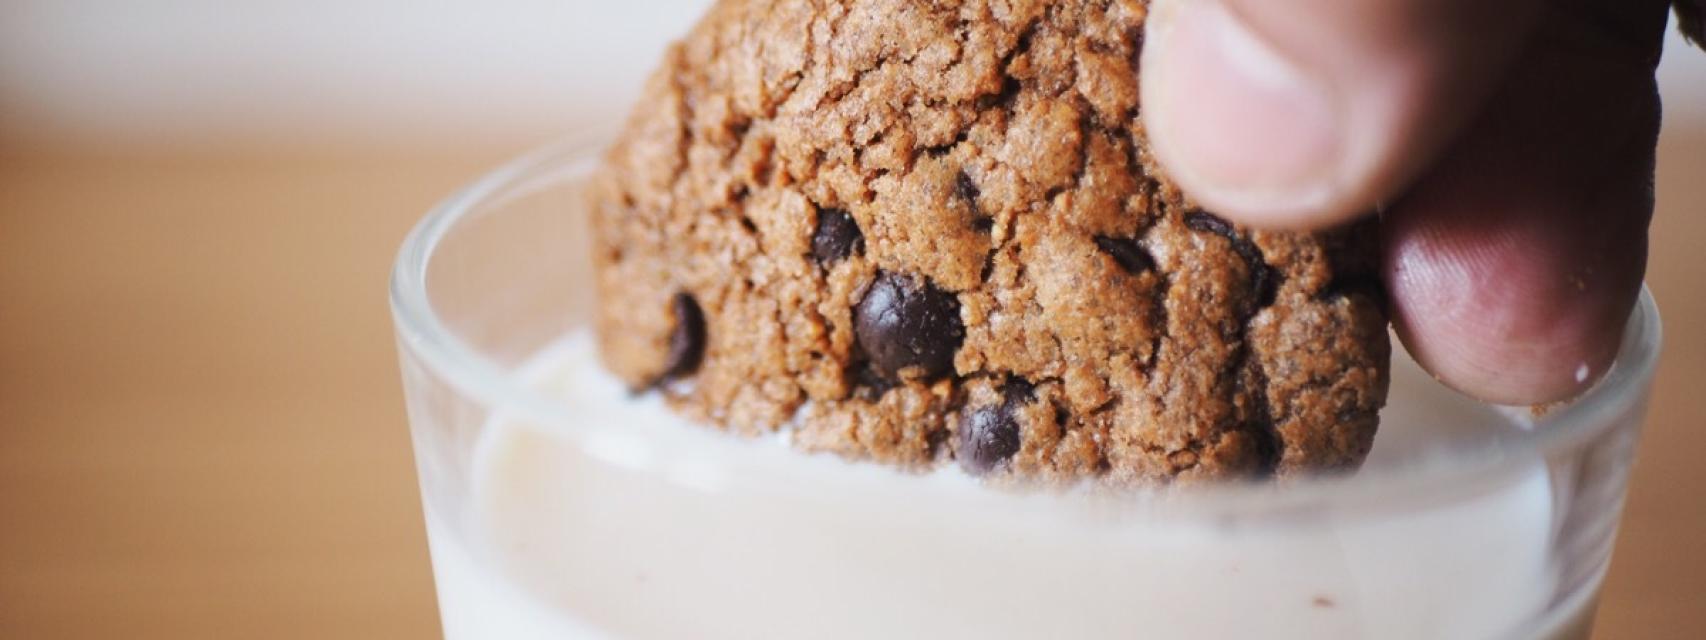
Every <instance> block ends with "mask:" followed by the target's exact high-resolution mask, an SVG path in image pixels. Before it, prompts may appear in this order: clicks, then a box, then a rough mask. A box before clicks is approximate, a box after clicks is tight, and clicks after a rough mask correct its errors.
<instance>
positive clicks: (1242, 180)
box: [1140, 0, 1536, 228]
mask: <svg viewBox="0 0 1706 640" xmlns="http://www.w3.org/2000/svg"><path fill="white" fill-rule="evenodd" d="M1535 7H1536V2H1535V0H1510V1H1503V2H1486V1H1484V0H1364V1H1359V2H1343V1H1341V0H1295V1H1292V2H1273V1H1272V0H1157V2H1156V3H1155V5H1154V6H1153V8H1152V9H1151V12H1150V16H1149V20H1148V27H1147V29H1148V31H1147V36H1146V39H1145V42H1146V44H1145V47H1144V53H1143V60H1142V72H1141V78H1140V80H1141V87H1142V105H1143V118H1144V125H1145V127H1144V128H1145V130H1146V131H1148V133H1149V137H1150V141H1151V144H1152V145H1153V149H1154V152H1155V154H1156V156H1157V157H1158V158H1159V159H1160V160H1161V162H1162V164H1163V165H1164V166H1165V167H1166V168H1167V169H1168V173H1169V174H1170V175H1171V176H1172V177H1173V179H1174V180H1176V181H1177V182H1178V183H1179V184H1180V186H1181V187H1183V188H1184V190H1185V192H1186V193H1187V194H1189V195H1191V196H1192V197H1193V198H1195V199H1196V200H1197V201H1198V202H1200V203H1202V204H1203V205H1204V206H1206V207H1208V208H1210V209H1213V210H1215V211H1216V212H1217V213H1221V214H1224V215H1226V216H1228V217H1231V218H1235V219H1237V220H1239V221H1241V222H1244V223H1247V224H1251V225H1256V226H1266V227H1291V228H1298V227H1314V226H1322V225H1326V224H1330V223H1332V222H1337V221H1342V220H1344V219H1347V218H1350V217H1352V216H1355V215H1358V214H1361V213H1366V212H1367V211H1369V210H1370V209H1372V208H1373V207H1374V205H1376V204H1377V203H1379V202H1381V201H1383V200H1385V199H1387V198H1389V197H1391V196H1392V195H1393V194H1394V193H1396V192H1397V190H1398V189H1400V188H1401V187H1402V186H1404V185H1405V184H1406V183H1408V182H1409V181H1410V180H1411V179H1412V178H1413V177H1414V176H1415V174H1416V173H1418V172H1419V171H1420V170H1421V168H1422V167H1424V166H1426V165H1427V164H1428V163H1429V161H1431V160H1432V159H1433V158H1434V157H1435V156H1436V155H1437V154H1438V152H1439V151H1440V150H1441V149H1442V148H1443V147H1444V146H1445V145H1446V144H1447V143H1448V142H1449V141H1450V140H1451V139H1452V137H1453V133H1454V132H1456V131H1457V130H1458V129H1460V128H1461V126H1460V125H1461V124H1462V123H1463V122H1465V121H1466V120H1467V119H1468V117H1469V116H1470V114H1472V113H1473V112H1474V111H1475V110H1476V108H1477V107H1478V105H1479V104H1480V103H1481V102H1483V100H1484V98H1485V96H1486V94H1487V93H1488V91H1489V88H1490V87H1491V86H1492V85H1493V83H1494V81H1495V80H1496V79H1497V78H1498V77H1500V76H1501V75H1502V74H1503V72H1504V70H1505V68H1506V66H1507V65H1506V63H1507V62H1508V60H1510V59H1511V58H1512V57H1514V55H1515V52H1516V51H1517V49H1518V45H1519V44H1520V43H1521V42H1522V40H1523V36H1524V34H1525V33H1526V32H1527V30H1528V28H1529V25H1530V24H1531V23H1532V17H1533V15H1534V14H1535V11H1534V9H1535Z"/></svg>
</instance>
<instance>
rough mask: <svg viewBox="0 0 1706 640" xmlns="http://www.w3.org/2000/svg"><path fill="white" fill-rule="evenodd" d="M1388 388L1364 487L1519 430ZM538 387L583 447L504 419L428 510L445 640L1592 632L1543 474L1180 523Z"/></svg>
mask: <svg viewBox="0 0 1706 640" xmlns="http://www.w3.org/2000/svg"><path fill="white" fill-rule="evenodd" d="M1394 369H1395V372H1394V383H1393V392H1392V402H1391V404H1392V407H1391V408H1390V409H1388V410H1387V412H1386V413H1385V414H1384V415H1383V421H1382V431H1381V435H1380V436H1379V438H1378V439H1377V441H1376V444H1375V449H1374V453H1373V454H1372V455H1371V457H1370V460H1369V462H1368V468H1378V467H1380V466H1383V465H1389V464H1401V463H1403V462H1404V461H1405V460H1406V459H1407V458H1406V455H1405V454H1406V451H1413V450H1414V449H1415V448H1416V447H1422V446H1425V443H1426V442H1427V441H1428V439H1429V438H1440V437H1444V436H1443V435H1442V432H1441V431H1440V429H1442V428H1446V427H1442V426H1440V425H1448V426H1449V428H1452V429H1467V430H1473V429H1512V428H1516V427H1514V426H1513V425H1512V422H1511V421H1512V419H1513V418H1511V417H1510V416H1507V415H1504V414H1502V413H1501V412H1499V411H1497V410H1494V409H1491V408H1487V407H1484V406H1481V405H1478V404H1476V403H1473V402H1469V401H1467V400H1464V399H1461V398H1458V397H1457V396H1455V395H1452V394H1450V393H1449V392H1445V391H1443V390H1440V389H1438V388H1437V385H1435V384H1434V383H1433V382H1432V381H1431V380H1429V379H1427V378H1426V376H1425V375H1424V374H1421V373H1420V372H1419V371H1417V370H1416V369H1415V367H1414V365H1413V364H1411V363H1409V362H1408V361H1407V360H1401V358H1400V359H1399V361H1395V362H1394ZM528 373H529V375H530V378H531V379H532V380H534V381H535V383H536V384H537V385H539V386H540V387H541V388H543V389H545V390H546V391H548V392H549V393H550V394H552V395H553V396H555V397H557V398H560V399H561V401H562V402H563V403H564V404H565V405H566V406H568V407H570V411H571V412H572V414H573V415H576V416H580V417H581V418H582V419H583V420H584V426H585V427H586V428H584V429H574V430H571V431H567V432H565V431H560V430H558V429H554V428H551V427H544V426H536V425H533V424H531V423H529V422H528V421H527V420H524V419H521V418H518V417H514V416H505V415H498V416H494V417H493V419H492V420H491V421H490V422H489V423H488V424H487V426H486V427H485V429H484V430H483V433H482V434H481V436H480V438H479V443H478V445H477V447H476V450H475V452H474V454H473V462H472V467H471V469H472V474H471V477H472V479H473V480H472V487H471V493H470V495H469V496H467V498H468V499H466V500H460V501H454V503H455V504H462V505H465V507H463V508H462V509H461V510H460V511H459V512H457V513H447V512H444V510H443V509H441V508H439V509H435V508H434V507H433V503H434V500H433V499H431V497H430V496H429V499H428V513H427V517H428V529H429V536H430V538H431V544H432V553H433V565H434V569H435V572H436V575H437V580H438V588H439V597H440V608H441V610H442V615H443V619H444V626H445V634H446V637H447V638H451V639H452V640H458V639H463V638H516V639H523V640H525V639H529V638H594V637H627V638H646V637H659V638H662V637H695V638H799V637H812V638H843V637H844V638H871V637H977V638H1008V637H1011V638H1036V637H1062V638H1099V637H1151V638H1271V639H1286V638H1309V639H1324V638H1327V639H1330V638H1393V639H1404V638H1453V639H1467V640H1474V639H1476V638H1487V639H1503V638H1576V637H1586V628H1585V618H1586V614H1587V612H1589V611H1591V606H1590V605H1591V589H1590V590H1589V592H1590V593H1587V594H1584V595H1583V596H1582V597H1578V598H1577V599H1576V600H1577V601H1575V602H1571V603H1566V605H1565V606H1560V607H1554V609H1555V610H1561V613H1559V614H1556V615H1554V616H1553V617H1552V619H1550V620H1549V621H1546V622H1536V621H1535V619H1536V616H1537V615H1539V613H1540V612H1542V611H1544V610H1545V609H1546V608H1547V606H1548V605H1549V604H1550V603H1551V599H1552V598H1553V593H1554V591H1555V590H1556V584H1557V577H1556V575H1555V574H1556V571H1555V569H1554V566H1553V565H1554V562H1553V561H1552V560H1551V558H1550V557H1549V553H1550V551H1549V541H1550V540H1551V537H1552V536H1553V535H1554V531H1555V530H1556V527H1557V526H1558V520H1559V519H1560V518H1559V517H1558V511H1559V508H1558V507H1557V506H1556V505H1558V504H1559V503H1560V501H1561V500H1564V499H1566V498H1567V496H1561V495H1559V492H1558V490H1556V489H1555V486H1557V485H1556V484H1555V483H1554V482H1553V480H1552V474H1551V473H1550V472H1549V471H1548V469H1547V468H1546V467H1545V466H1544V465H1543V464H1542V463H1541V462H1540V461H1539V460H1538V459H1537V460H1535V461H1533V462H1532V463H1529V464H1526V465H1524V464H1519V465H1515V466H1514V467H1513V468H1512V470H1510V471H1509V472H1508V473H1504V474H1500V475H1499V477H1497V478H1493V479H1491V480H1489V481H1488V482H1486V483H1484V486H1480V487H1477V488H1475V489H1474V490H1472V491H1469V492H1468V493H1465V494H1461V495H1454V496H1449V497H1441V498H1437V499H1435V500H1432V501H1430V502H1427V503H1423V504H1417V503H1415V502H1414V501H1411V502H1408V503H1405V504H1394V505H1390V506H1387V507H1382V506H1379V505H1376V506H1372V507H1366V506H1365V507H1358V508H1355V509H1345V510H1341V511H1338V512H1326V513H1323V512H1320V511H1313V512H1307V513H1300V514H1298V515H1297V516H1296V517H1275V518H1262V519H1245V518H1239V517H1187V516H1182V515H1180V514H1178V513H1173V512H1168V511H1165V510H1156V509H1145V508H1136V507H1132V506H1131V505H1127V504H1123V503H1120V502H1118V501H1112V500H1109V499H1107V498H1106V497H1105V496H1103V497H1100V498H1098V497H1095V496H1091V495H1088V494H1084V495H1079V494H1068V495H1056V494H1052V493H1028V494H1027V493H1012V492H1003V491H996V490H991V489H988V488H984V487H982V486H979V485H978V484H977V482H975V481H974V480H972V479H970V478H968V477H966V476H964V475H963V474H961V473H960V472H959V471H958V470H957V469H955V468H947V469H942V470H940V471H938V472H935V473H931V474H926V475H922V476H920V475H912V474H906V473H901V472H897V471H895V470H893V469H889V468H887V467H882V466H879V465H873V464H850V463H845V462H842V461H841V460H839V459H837V458H833V457H824V456H810V455H804V454H801V453H799V452H796V451H792V450H789V449H788V448H786V447H785V446H781V445H780V444H779V443H777V442H774V441H772V440H766V439H741V438H734V437H730V436H728V435H725V434H720V433H717V432H715V431H713V430H711V429H707V428H704V427H702V426H696V425H692V424H688V423H686V422H684V421H682V420H681V419H679V418H677V417H675V416H674V415H673V414H671V413H669V412H668V411H667V410H666V409H665V408H664V407H663V406H662V404H661V402H659V401H658V400H657V399H656V398H655V397H639V398H635V397H631V396H630V395H629V393H628V392H627V391H626V390H625V389H624V388H623V387H622V385H621V384H620V383H618V382H617V381H616V380H614V379H613V378H612V377H610V376H609V375H608V374H606V373H605V372H604V371H603V370H602V369H601V368H600V367H599V365H598V364H597V359H596V357H595V353H594V346H593V340H592V337H591V335H590V334H587V333H584V332H582V333H576V334H573V335H570V336H568V337H566V338H564V339H563V340H562V341H561V342H559V343H558V344H556V345H554V346H553V347H551V348H550V349H547V350H545V351H543V352H541V354H540V355H539V356H538V357H537V358H536V360H535V362H534V363H533V365H532V366H531V367H530V368H529V371H528ZM1424 425H1425V426H1426V428H1425V429H1424V428H1423V426H1424ZM1524 627H1527V628H1524Z"/></svg>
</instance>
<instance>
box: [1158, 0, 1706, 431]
mask: <svg viewBox="0 0 1706 640" xmlns="http://www.w3.org/2000/svg"><path fill="white" fill-rule="evenodd" d="M1679 1H1680V2H1683V3H1688V2H1697V3H1698V4H1695V5H1690V6H1687V7H1681V8H1679V14H1685V15H1696V16H1697V15H1698V13H1697V12H1698V11H1699V8H1700V7H1701V6H1706V0H1679ZM1668 8H1669V1H1668V0H1505V1H1500V2H1486V1H1484V0H1365V1H1360V2H1342V1H1339V0H1291V1H1289V2H1275V1H1274V0H1156V2H1155V3H1154V4H1153V5H1152V6H1151V7H1150V16H1149V22H1148V32H1147V38H1146V44H1145V49H1144V53H1143V61H1142V63H1143V66H1142V69H1143V71H1142V78H1141V81H1142V101H1143V118H1144V122H1145V129H1146V130H1147V131H1148V134H1149V137H1150V140H1151V142H1152V144H1153V148H1154V152H1155V154H1156V156H1157V157H1158V158H1159V159H1160V160H1161V162H1162V163H1163V164H1164V165H1165V166H1166V167H1167V169H1168V170H1169V174H1170V175H1171V176H1173V178H1174V179H1175V181H1176V182H1178V183H1179V184H1180V186H1182V187H1183V188H1184V190H1185V192H1186V193H1187V194H1189V195H1191V196H1192V197H1193V198H1195V199H1196V200H1197V201H1198V202H1200V203H1201V204H1202V205H1203V206H1204V207H1206V208H1208V209H1210V210H1212V211H1214V212H1216V213H1218V214H1221V215H1224V216H1225V217H1227V218H1230V219H1234V220H1237V221H1239V222H1243V223H1245V224H1249V225H1252V226H1258V227H1278V228H1315V227H1321V226H1326V225H1332V224H1335V223H1339V222H1343V221H1346V220H1349V219H1352V218H1354V217H1357V216H1359V215H1362V214H1366V213H1368V212H1370V211H1378V212H1379V213H1380V215H1381V216H1382V219H1383V220H1382V228H1383V232H1382V236H1383V237H1382V241H1383V243H1384V248H1383V253H1384V256H1383V259H1382V270H1383V278H1384V280H1385V284H1386V287H1387V291H1388V294H1389V298H1390V300H1391V304H1392V308H1391V311H1392V315H1393V324H1394V326H1395V327H1396V328H1397V332H1398V335H1399V337H1400V338H1401V339H1402V340H1403V341H1404V343H1405V345H1406V346H1407V347H1408V348H1409V350H1410V352H1411V353H1412V354H1414V355H1415V357H1416V359H1417V360H1418V361H1420V362H1421V364H1422V365H1423V366H1424V367H1426V368H1427V369H1428V370H1429V371H1431V372H1432V373H1433V374H1434V375H1435V376H1437V377H1438V378H1439V379H1440V380H1442V381H1444V382H1445V383H1446V384H1448V385H1451V386H1452V387H1455V388H1457V389H1459V390H1461V391H1464V392H1466V393H1469V394H1471V395H1475V396H1478V397H1481V398H1483V399H1486V400H1491V401H1496V402H1504V403H1513V404H1514V403H1539V402H1548V401H1553V400H1559V399H1563V398H1568V397H1570V396H1572V395H1575V394H1576V393H1578V392H1580V391H1581V390H1582V389H1584V388H1585V387H1586V386H1587V385H1589V384H1591V383H1592V382H1593V381H1594V380H1596V379H1598V377H1599V376H1600V375H1601V374H1603V373H1604V372H1605V370H1606V369H1607V368H1608V367H1609V365H1610V363H1611V360H1612V359H1613V357H1614V356H1615V354H1616V351H1617V347H1618V343H1619V340H1620V338H1621V335H1622V330H1623V324H1624V322H1625V320H1626V319H1627V318H1628V314H1629V311H1630V309H1631V307H1632V306H1633V304H1634V301H1635V298H1636V296H1637V294H1638V292H1639V290H1640V286H1641V277H1642V272H1643V271H1644V269H1645V264H1646V247H1647V235H1646V234H1647V223H1648V221H1649V219H1650V217H1651V215H1652V208H1653V190H1652V179H1653V161H1654V160H1653V156H1654V147H1655V145H1656V143H1657V137H1658V129H1659V98H1658V92H1657V87H1656V84H1655V83H1654V78H1653V72H1654V68H1655V66H1656V65H1657V64H1658V60H1659V52H1660V48H1661V45H1662V41H1663V35H1664V29H1665V19H1666V17H1667V13H1668ZM1689 9H1693V11H1688V10H1689ZM1695 24H1696V25H1698V22H1696V23H1695ZM1697 28H1698V27H1697V26H1696V29H1697Z"/></svg>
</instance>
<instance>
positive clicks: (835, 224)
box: [812, 209, 865, 265]
mask: <svg viewBox="0 0 1706 640" xmlns="http://www.w3.org/2000/svg"><path fill="white" fill-rule="evenodd" d="M864 248H865V234H863V233H860V232H859V224H858V223H857V222H854V221H853V216H850V215H848V214H847V212H846V211H842V210H840V209H819V210H818V212H817V229H816V230H815V231H813V232H812V257H813V258H815V259H817V263H818V264H821V265H828V264H830V263H832V262H836V261H838V260H843V259H845V258H846V257H847V256H850V255H853V253H854V252H855V251H863V250H864Z"/></svg>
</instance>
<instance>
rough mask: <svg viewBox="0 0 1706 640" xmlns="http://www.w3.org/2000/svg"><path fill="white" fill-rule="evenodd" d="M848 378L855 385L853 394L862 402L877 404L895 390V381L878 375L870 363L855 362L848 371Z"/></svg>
mask: <svg viewBox="0 0 1706 640" xmlns="http://www.w3.org/2000/svg"><path fill="white" fill-rule="evenodd" d="M847 378H848V380H849V381H851V382H852V384H853V393H854V395H856V396H858V397H859V398H860V399H861V400H868V401H871V402H876V401H877V400H878V399H879V398H882V397H883V394H885V393H888V392H889V389H893V388H894V384H895V383H894V381H893V380H889V379H887V378H884V377H883V376H882V374H880V373H877V371H876V369H874V368H873V367H872V366H871V363H870V362H866V361H863V360H858V361H855V362H854V363H853V364H852V365H851V366H849V367H848V369H847Z"/></svg>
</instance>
